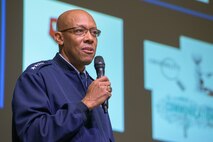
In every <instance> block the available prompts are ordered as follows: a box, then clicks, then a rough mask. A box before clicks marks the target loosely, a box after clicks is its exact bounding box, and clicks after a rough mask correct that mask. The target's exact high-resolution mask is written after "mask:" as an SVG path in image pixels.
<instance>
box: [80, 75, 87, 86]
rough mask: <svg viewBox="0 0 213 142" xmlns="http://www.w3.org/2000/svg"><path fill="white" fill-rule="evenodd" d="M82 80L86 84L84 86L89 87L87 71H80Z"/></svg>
mask: <svg viewBox="0 0 213 142" xmlns="http://www.w3.org/2000/svg"><path fill="white" fill-rule="evenodd" d="M80 77H81V81H82V83H83V84H84V87H85V88H87V78H86V74H85V73H80Z"/></svg>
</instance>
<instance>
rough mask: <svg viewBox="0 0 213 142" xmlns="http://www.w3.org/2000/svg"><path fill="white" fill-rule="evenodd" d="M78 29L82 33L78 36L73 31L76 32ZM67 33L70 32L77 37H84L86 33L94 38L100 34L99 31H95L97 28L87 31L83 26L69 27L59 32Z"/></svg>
mask: <svg viewBox="0 0 213 142" xmlns="http://www.w3.org/2000/svg"><path fill="white" fill-rule="evenodd" d="M78 29H81V30H83V32H82V33H80V34H78V33H77V31H76V32H75V30H78ZM93 30H95V31H96V33H93ZM67 31H70V32H72V33H74V34H75V35H79V36H84V35H85V34H86V33H87V32H88V31H89V32H90V34H91V35H92V36H94V37H99V36H100V34H101V30H99V29H97V28H90V29H87V28H85V27H83V26H79V27H71V28H67V29H64V30H60V31H59V32H67Z"/></svg>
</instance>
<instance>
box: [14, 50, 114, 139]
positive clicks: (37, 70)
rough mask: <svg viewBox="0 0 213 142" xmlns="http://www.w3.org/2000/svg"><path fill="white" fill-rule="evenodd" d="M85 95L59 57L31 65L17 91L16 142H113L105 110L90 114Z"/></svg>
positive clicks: (75, 75) (20, 78)
mask: <svg viewBox="0 0 213 142" xmlns="http://www.w3.org/2000/svg"><path fill="white" fill-rule="evenodd" d="M87 76H88V77H87V83H88V85H89V84H91V82H92V81H93V79H92V78H91V77H90V76H89V74H88V73H87ZM86 91H87V88H86V87H84V85H83V83H82V81H81V79H80V76H79V74H78V73H77V72H76V71H75V69H74V68H72V66H71V65H70V64H68V63H67V62H66V61H65V60H64V59H63V58H62V57H61V56H60V55H59V54H58V53H57V54H56V56H55V57H54V58H53V60H49V61H42V62H38V63H35V64H32V65H30V66H29V67H28V68H27V69H26V70H25V71H24V72H23V73H22V75H21V76H20V77H19V78H18V80H17V83H16V86H15V89H14V94H13V100H12V111H13V118H12V129H13V135H12V136H13V138H12V139H13V142H114V137H113V132H112V128H111V123H110V119H109V115H108V113H104V111H103V109H102V107H98V108H95V109H93V110H91V111H89V110H88V108H87V107H86V105H84V104H83V103H82V102H81V100H82V99H83V97H84V96H85V94H86Z"/></svg>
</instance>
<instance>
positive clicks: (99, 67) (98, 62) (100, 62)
mask: <svg viewBox="0 0 213 142" xmlns="http://www.w3.org/2000/svg"><path fill="white" fill-rule="evenodd" d="M94 66H95V70H96V73H97V78H100V77H102V76H104V74H105V63H104V59H103V57H102V56H96V57H95V61H94ZM102 108H103V109H104V112H105V113H106V112H107V111H108V99H107V100H106V101H104V103H103V104H102Z"/></svg>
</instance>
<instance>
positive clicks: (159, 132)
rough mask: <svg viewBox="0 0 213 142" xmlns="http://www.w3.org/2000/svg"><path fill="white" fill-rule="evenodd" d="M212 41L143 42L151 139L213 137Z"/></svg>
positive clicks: (195, 141)
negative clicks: (150, 116)
mask: <svg viewBox="0 0 213 142" xmlns="http://www.w3.org/2000/svg"><path fill="white" fill-rule="evenodd" d="M212 54H213V44H211V43H207V42H204V41H201V40H198V39H193V38H190V37H186V36H181V37H180V47H179V48H175V47H172V46H169V45H165V44H161V43H157V42H154V41H150V40H145V41H144V69H145V71H144V77H145V88H146V89H147V90H150V91H151V95H152V134H153V139H156V140H162V141H178V142H201V141H205V142H212V140H213V135H212V134H213V103H212V102H213V64H212V60H213V56H212Z"/></svg>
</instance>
